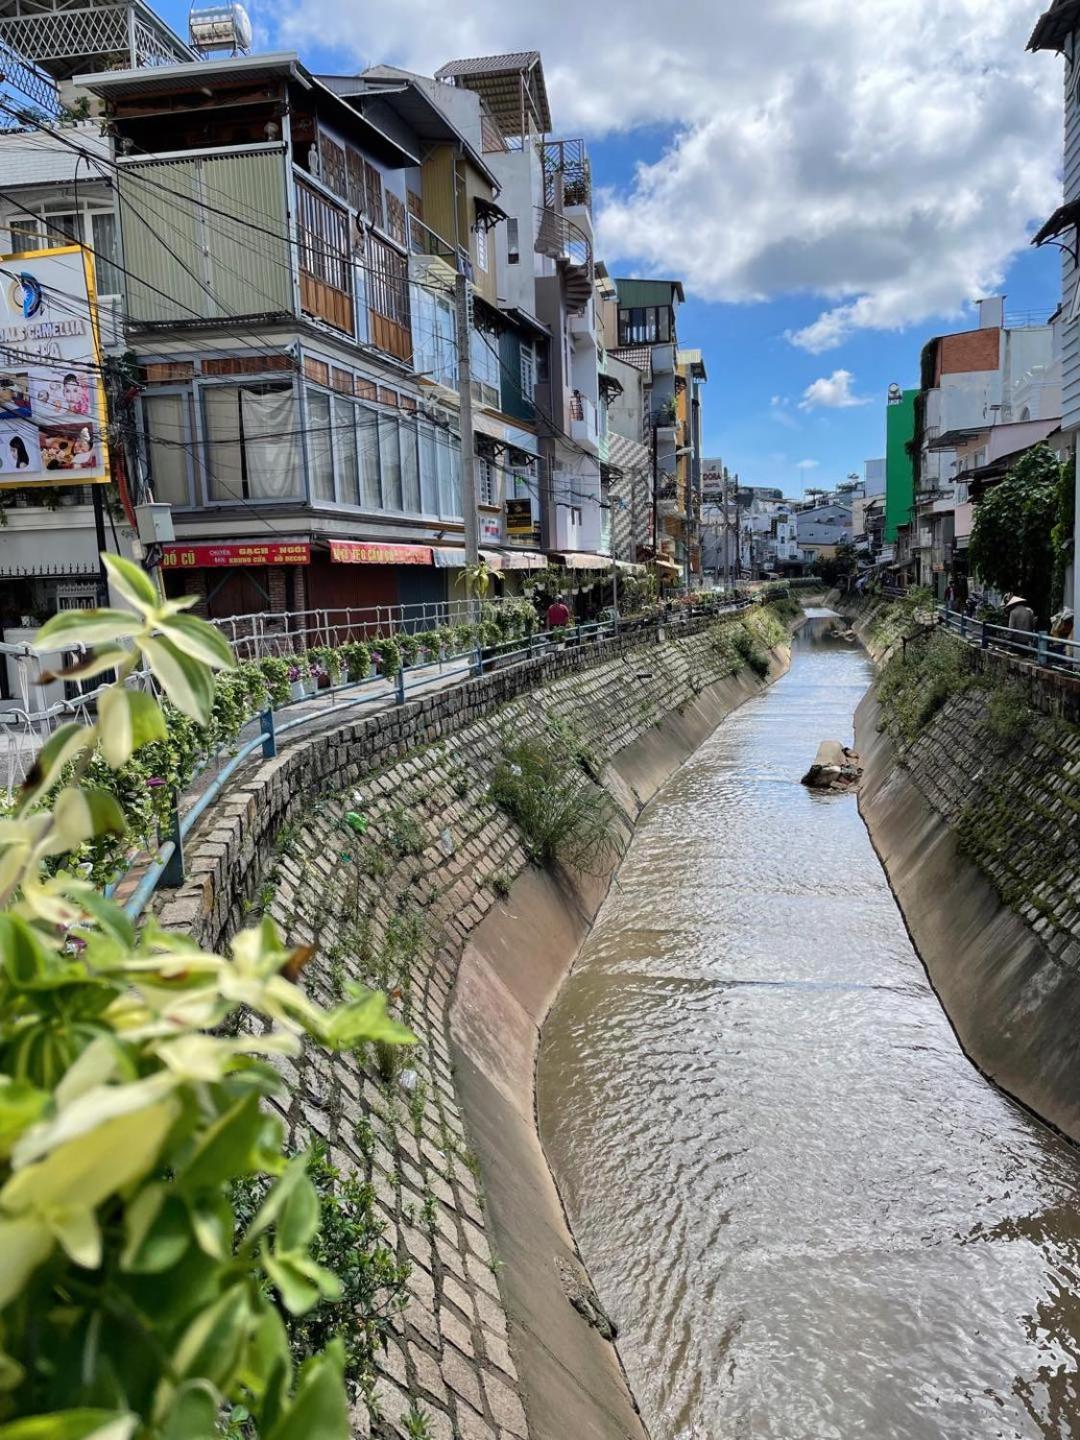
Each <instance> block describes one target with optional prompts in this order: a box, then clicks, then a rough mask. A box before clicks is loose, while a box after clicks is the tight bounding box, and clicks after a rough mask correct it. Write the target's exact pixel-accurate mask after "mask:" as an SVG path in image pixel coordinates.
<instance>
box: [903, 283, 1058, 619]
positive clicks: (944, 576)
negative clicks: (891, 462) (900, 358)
mask: <svg viewBox="0 0 1080 1440" xmlns="http://www.w3.org/2000/svg"><path fill="white" fill-rule="evenodd" d="M1059 374H1060V365H1059V361H1058V356H1057V343H1056V340H1055V327H1054V326H1053V325H1050V324H1048V323H1038V321H1037V320H1035V319H1034V317H1031V316H1021V317H1017V318H1016V319H1015V320H1013V319H1011V317H1010V319H1008V320H1007V318H1006V316H1005V305H1004V299H1003V297H1001V296H997V297H994V298H993V299H990V300H982V301H980V302H979V326H978V328H977V329H975V330H965V331H961V332H959V333H956V334H952V335H941V336H936V337H935V338H934V339H932V340H930V341H929V342H928V343H927V345H926V346H925V347H924V349H923V354H922V377H921V379H922V385H921V389H920V392H919V394H918V396H917V398H916V401H915V409H914V435H913V441H912V452H913V458H914V480H915V492H914V508H913V519H912V529H911V536H912V553H913V555H914V556H915V560H916V574H917V578H918V579H919V581H920V582H921V583H922V584H924V585H929V586H932V587H933V588H934V589H935V591H936V593H937V594H938V596H939V598H940V597H943V596H944V594H945V590H946V589H947V588H948V586H949V585H950V584H955V582H956V581H957V580H958V579H959V578H961V577H962V576H963V575H966V571H967V566H966V551H967V542H968V539H969V537H970V533H971V508H970V503H969V495H968V481H967V479H966V478H965V470H966V469H967V468H970V464H971V461H972V460H973V459H974V460H976V463H977V454H978V451H979V448H980V447H984V446H985V445H986V443H987V440H988V437H989V436H990V435H991V434H992V433H993V431H994V430H995V429H997V428H998V427H1000V426H1003V425H1004V426H1008V425H1011V424H1013V423H1014V422H1019V421H1020V417H1021V416H1024V417H1026V418H1025V420H1024V421H1023V423H1025V424H1027V423H1034V424H1036V425H1038V424H1039V423H1041V422H1044V421H1045V423H1046V424H1047V427H1048V430H1053V429H1056V428H1057V425H1058V415H1059V414H1060V380H1059V378H1058V376H1059ZM1035 411H1038V412H1039V414H1038V415H1036V414H1035V413H1034V412H1035ZM1048 412H1057V413H1053V414H1050V413H1048Z"/></svg>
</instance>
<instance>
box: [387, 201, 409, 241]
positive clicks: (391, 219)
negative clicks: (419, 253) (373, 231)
mask: <svg viewBox="0 0 1080 1440" xmlns="http://www.w3.org/2000/svg"><path fill="white" fill-rule="evenodd" d="M386 229H387V233H388V234H389V235H390V236H391V238H392V239H394V240H396V241H397V242H398V244H399V245H405V244H407V243H408V242H407V237H406V230H405V206H404V205H403V204H402V203H401V201H400V200H399V199H398V197H397V196H396V195H394V194H393V193H392V192H391V191H389V190H388V191H387V192H386Z"/></svg>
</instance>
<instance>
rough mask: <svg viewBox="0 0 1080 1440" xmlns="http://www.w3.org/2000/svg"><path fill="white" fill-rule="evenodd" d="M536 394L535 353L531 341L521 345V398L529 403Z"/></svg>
mask: <svg viewBox="0 0 1080 1440" xmlns="http://www.w3.org/2000/svg"><path fill="white" fill-rule="evenodd" d="M535 393H536V351H535V349H534V348H533V343H532V341H531V340H528V341H523V342H522V345H521V398H522V400H525V401H531V400H532V398H533V395H534V394H535Z"/></svg>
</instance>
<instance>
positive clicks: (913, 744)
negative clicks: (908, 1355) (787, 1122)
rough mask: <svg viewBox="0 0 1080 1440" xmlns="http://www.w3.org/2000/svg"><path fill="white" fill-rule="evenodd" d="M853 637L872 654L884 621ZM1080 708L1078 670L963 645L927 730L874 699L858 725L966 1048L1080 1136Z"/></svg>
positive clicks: (867, 804) (879, 839) (866, 784)
mask: <svg viewBox="0 0 1080 1440" xmlns="http://www.w3.org/2000/svg"><path fill="white" fill-rule="evenodd" d="M856 628H857V629H858V630H859V631H860V633H862V634H863V635H864V636H865V637H866V638H867V640H868V642H869V644H870V645H871V647H873V646H874V640H873V636H874V633H875V630H876V631H877V633H880V630H881V627H880V625H879V626H876V627H875V625H874V615H873V612H870V613H867V612H866V611H863V612H862V613H861V614H859V615H858V616H857V617H856ZM909 643H910V644H912V645H913V646H920V645H924V644H926V643H927V642H926V640H925V639H916V640H913V641H911V642H909ZM937 643H938V644H943V643H944V644H947V643H949V642H947V641H944V640H943V639H941V638H939V640H938V642H937ZM879 658H880V657H879ZM1078 699H1080V687H1078V686H1077V682H1075V681H1073V680H1071V679H1069V678H1067V677H1059V676H1054V675H1050V674H1046V673H1043V672H1039V671H1037V670H1036V669H1035V667H1033V666H1031V665H1027V664H1024V663H1023V662H1021V661H1018V660H1016V659H1014V658H1011V657H1006V656H998V655H995V654H993V653H992V652H981V651H978V650H971V649H964V650H963V651H962V652H960V678H959V682H958V683H955V682H954V683H953V684H952V685H951V686H950V693H948V694H947V696H946V698H944V700H943V703H941V704H940V705H939V706H938V708H936V710H935V712H934V713H933V714H932V715H931V716H930V718H929V719H928V720H926V722H925V723H924V724H922V726H921V728H919V729H918V732H917V733H916V734H914V735H911V734H908V735H904V734H902V733H900V732H899V730H898V727H897V726H896V724H895V723H893V719H892V717H891V716H890V714H889V703H888V700H887V698H886V700H885V701H884V703H883V701H882V700H879V698H878V695H877V694H876V693H875V691H871V693H869V694H868V695H867V696H866V698H865V699H864V701H863V703H862V705H861V706H860V709H859V712H858V715H857V717H856V740H857V744H858V748H859V749H860V751H861V752H862V755H863V758H864V763H865V766H866V771H865V778H864V781H863V786H862V790H861V794H860V806H861V809H862V813H863V817H864V819H865V821H866V824H867V826H868V828H869V831H870V835H871V837H872V839H873V842H874V845H875V847H876V848H877V851H878V854H879V855H880V856H881V859H882V861H883V863H884V866H885V869H886V872H887V874H888V877H889V881H890V883H891V885H892V887H893V889H894V891H895V893H896V896H897V899H898V900H899V902H900V905H901V908H902V910H903V913H904V916H905V919H906V921H907V924H908V927H909V929H910V931H911V935H912V938H913V939H914V942H915V944H916V947H917V948H918V951H919V954H920V955H921V956H922V959H923V962H924V964H925V965H926V967H927V970H928V972H929V975H930V978H931V980H932V982H933V984H934V986H935V988H936V989H937V991H938V994H939V995H940V997H941V1000H942V1003H943V1004H944V1006H945V1009H946V1011H947V1012H948V1014H949V1016H950V1018H951V1020H952V1022H953V1025H954V1026H955V1028H956V1031H957V1034H958V1035H959V1037H960V1040H961V1042H962V1044H963V1045H964V1048H965V1049H966V1051H967V1052H968V1054H969V1055H970V1056H971V1058H972V1059H973V1060H974V1061H975V1062H976V1064H977V1065H978V1066H979V1067H980V1069H982V1070H983V1071H984V1072H985V1073H986V1074H987V1075H988V1076H990V1078H992V1079H993V1080H995V1081H996V1082H997V1083H998V1084H999V1085H1001V1087H1002V1088H1003V1089H1005V1090H1006V1091H1008V1092H1009V1093H1010V1094H1011V1095H1013V1096H1015V1097H1016V1098H1017V1099H1019V1100H1020V1101H1022V1102H1023V1103H1024V1104H1025V1105H1027V1106H1029V1107H1030V1108H1031V1109H1032V1110H1034V1111H1035V1112H1036V1113H1037V1114H1038V1115H1040V1116H1042V1117H1043V1118H1044V1119H1046V1120H1048V1121H1049V1122H1050V1123H1052V1124H1053V1125H1055V1126H1057V1127H1058V1128H1060V1129H1061V1130H1063V1131H1064V1132H1065V1133H1066V1134H1068V1135H1069V1136H1071V1137H1072V1138H1073V1139H1074V1140H1080V892H1078V891H1077V874H1078V873H1080V728H1078V727H1077V724H1076V720H1077V719H1078V718H1080V713H1078Z"/></svg>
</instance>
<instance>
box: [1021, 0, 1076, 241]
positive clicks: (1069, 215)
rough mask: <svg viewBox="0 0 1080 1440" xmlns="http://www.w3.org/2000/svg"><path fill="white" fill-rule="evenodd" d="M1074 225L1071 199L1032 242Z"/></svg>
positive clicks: (1050, 236) (1038, 232) (1059, 232)
mask: <svg viewBox="0 0 1080 1440" xmlns="http://www.w3.org/2000/svg"><path fill="white" fill-rule="evenodd" d="M1077 4H1078V5H1080V0H1077ZM1074 225H1077V226H1080V200H1070V201H1069V202H1068V204H1066V205H1059V206H1058V208H1057V209H1056V210H1055V211H1054V213H1053V214H1052V215H1051V216H1050V219H1049V220H1047V222H1046V224H1045V225H1044V226H1043V227H1042V229H1041V230H1038V231H1036V233H1035V234H1034V235H1033V236H1032V237H1031V243H1032V245H1045V244H1046V242H1047V241H1048V240H1053V239H1054V238H1055V237H1056V236H1058V235H1060V234H1061V233H1062V232H1063V231H1065V230H1071V229H1072V227H1073V226H1074Z"/></svg>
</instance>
